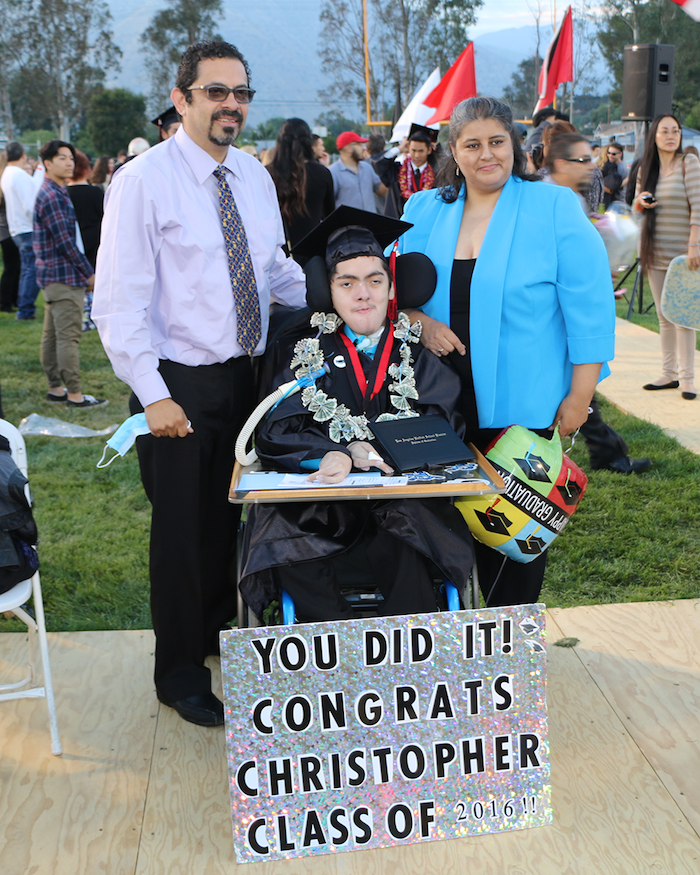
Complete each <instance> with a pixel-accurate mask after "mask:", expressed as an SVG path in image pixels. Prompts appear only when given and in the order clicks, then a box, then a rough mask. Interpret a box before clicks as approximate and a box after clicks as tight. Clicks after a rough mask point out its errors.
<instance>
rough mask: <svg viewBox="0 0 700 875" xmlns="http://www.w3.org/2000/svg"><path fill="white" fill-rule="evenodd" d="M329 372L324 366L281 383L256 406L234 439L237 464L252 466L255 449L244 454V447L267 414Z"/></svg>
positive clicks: (255, 455)
mask: <svg viewBox="0 0 700 875" xmlns="http://www.w3.org/2000/svg"><path fill="white" fill-rule="evenodd" d="M329 370H330V369H329V367H328V365H324V366H323V367H322V368H319V370H317V371H312V372H311V373H310V374H307V375H305V376H303V377H300V378H299V379H298V380H290V381H289V382H288V383H283V384H282V385H281V386H279V387H278V388H277V389H275V391H274V392H273V393H272V394H271V395H268V396H267V398H265V399H263V400H262V401H261V402H260V404H258V406H257V407H256V408H255V410H254V411H253V412H252V413H251V414H250V416H249V417H248V419H247V420H246V422H245V425H244V426H243V428H242V429H241V431H240V434H239V435H238V438H237V439H236V461H237V462H238V463H239V464H241V465H252V464H253V462H255V461H256V460H257V458H258V454H257V453H256V452H255V449H251V450H250V452H246V447H247V445H248V441H249V439H250V438H251V436H252V434H253V432H254V431H255V429H256V428H257V426H258V423H259V422H261V421H262V420H263V419H264V417H265V416H266V415H267V414H268V412H271V411H272V410H274V409H275V407H276V406H277V405H278V404H279V403H280V402H281V401H283V400H284V399H285V398H289V396H290V395H294V393H295V392H298V391H299V390H300V389H304V388H306V387H307V386H312V385H313V384H314V383H315V382H316V380H317V379H318V378H319V377H322V376H323V375H324V374H326V373H328V372H329Z"/></svg>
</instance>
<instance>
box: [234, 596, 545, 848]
mask: <svg viewBox="0 0 700 875" xmlns="http://www.w3.org/2000/svg"><path fill="white" fill-rule="evenodd" d="M544 634H545V615H544V606H543V605H521V606H516V607H509V608H494V609H483V610H477V611H459V612H453V613H437V614H420V615H415V616H408V617H386V618H383V617H382V618H372V619H366V620H348V621H344V622H336V623H309V624H303V625H298V626H269V627H263V628H258V629H240V630H231V631H229V632H224V633H222V634H221V668H222V675H223V685H224V700H225V710H226V750H227V756H228V766H229V785H230V791H231V810H232V818H233V839H234V846H235V850H236V858H237V860H238V862H239V863H248V862H261V861H263V860H279V859H288V858H292V857H300V856H310V855H315V854H328V853H335V852H339V851H355V850H362V849H365V848H381V847H387V846H396V845H402V844H411V843H414V842H422V841H434V840H437V839H448V838H458V837H460V836H468V835H477V834H481V833H489V832H503V831H506V830H514V829H526V828H528V827H534V826H543V825H544V824H547V823H551V820H552V809H551V788H550V783H549V744H548V739H547V705H546V674H545V649H544Z"/></svg>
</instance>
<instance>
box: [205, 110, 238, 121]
mask: <svg viewBox="0 0 700 875" xmlns="http://www.w3.org/2000/svg"><path fill="white" fill-rule="evenodd" d="M211 118H212V121H218V120H219V119H231V120H232V121H235V122H239V123H242V122H243V116H242V115H241V113H240V112H238V110H237V109H219V110H217V111H216V112H215V113H214V114H213V115H212V117H211Z"/></svg>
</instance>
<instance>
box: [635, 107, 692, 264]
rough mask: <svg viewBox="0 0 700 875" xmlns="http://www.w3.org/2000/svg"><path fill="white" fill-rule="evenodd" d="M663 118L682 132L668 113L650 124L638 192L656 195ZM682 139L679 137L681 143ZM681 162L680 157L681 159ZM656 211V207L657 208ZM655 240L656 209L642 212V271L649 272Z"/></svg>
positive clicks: (676, 120) (675, 120) (640, 251)
mask: <svg viewBox="0 0 700 875" xmlns="http://www.w3.org/2000/svg"><path fill="white" fill-rule="evenodd" d="M665 118H672V119H673V120H674V122H675V123H676V124H677V125H678V128H679V129H680V130H681V131H682V130H683V129H682V128H681V123H680V122H679V121H678V119H677V118H676V117H675V115H672V114H671V113H670V112H665V113H663V115H657V116H656V118H655V119H654V120H653V122H652V123H651V126H650V128H649V133H648V134H647V139H646V142H645V143H644V154H643V155H642V160H641V162H640V164H639V171H638V173H637V178H638V180H639V190H640V191H648V192H649V193H650V194H655V193H656V185H657V183H658V181H659V171H660V169H661V162H660V160H659V150H658V147H657V145H656V132H657V131H658V129H659V125H660V124H661V122H662V121H663V120H664V119H665ZM682 140H683V137H682V135H681V142H682ZM676 155H681V156H682V155H683V149H682V148H681V144H680V142H679V144H678V150H677V152H676ZM681 160H683V159H682V157H681ZM657 209H658V207H657ZM655 238H656V209H653V210H644V220H643V222H642V236H641V240H640V241H639V257H640V260H641V262H642V267H643V268H644V270H649V268H650V267H651V266H652V263H653V259H654V241H655Z"/></svg>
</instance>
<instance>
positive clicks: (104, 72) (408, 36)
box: [0, 0, 700, 154]
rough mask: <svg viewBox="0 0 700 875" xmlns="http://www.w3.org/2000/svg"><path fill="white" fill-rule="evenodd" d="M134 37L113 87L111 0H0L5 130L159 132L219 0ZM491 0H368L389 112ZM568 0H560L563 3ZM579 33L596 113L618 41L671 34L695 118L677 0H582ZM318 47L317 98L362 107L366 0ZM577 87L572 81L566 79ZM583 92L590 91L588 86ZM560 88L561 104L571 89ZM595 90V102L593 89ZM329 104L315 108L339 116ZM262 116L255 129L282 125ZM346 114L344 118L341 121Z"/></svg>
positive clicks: (186, 8)
mask: <svg viewBox="0 0 700 875" xmlns="http://www.w3.org/2000/svg"><path fill="white" fill-rule="evenodd" d="M163 2H164V8H162V9H160V10H158V11H157V12H155V14H154V15H153V17H152V19H151V20H150V22H149V24H148V26H147V27H146V29H145V30H144V32H143V33H142V34H141V37H140V40H141V45H142V48H143V55H144V57H145V59H146V60H145V67H146V70H147V73H148V79H149V90H148V93H147V94H145V95H144V94H135V93H133V92H131V91H128V90H126V89H121V88H111V89H108V88H105V81H106V79H107V76H108V75H110V74H116V73H118V72H119V70H120V64H121V56H122V53H121V50H120V48H119V46H117V45H116V44H115V42H114V37H113V32H112V19H111V14H110V12H109V9H108V7H107V5H106V3H105V2H104V0H0V22H2V39H1V41H0V133H2V134H4V135H5V136H6V137H7V138H8V139H13V138H17V137H20V136H22V137H24V139H25V140H27V141H29V140H32V139H42V140H45V139H48V137H49V136H56V135H60V136H61V138H62V139H72V141H73V142H75V143H76V144H77V145H78V146H79V147H80V148H84V149H85V150H86V151H90V152H92V153H93V154H115V153H116V151H117V149H118V148H123V147H124V146H125V145H126V143H128V141H129V140H130V139H132V137H135V136H144V135H145V136H147V137H149V139H151V140H153V139H154V138H155V136H156V129H155V128H154V127H152V126H150V125H148V123H147V118H148V117H150V116H151V114H152V115H157V114H158V113H159V112H160V111H162V110H163V109H164V108H165V107H166V106H167V105H168V103H169V95H170V89H171V87H172V83H173V82H174V80H175V71H176V68H177V62H178V59H179V57H180V55H181V54H182V52H183V51H184V49H185V48H186V47H187V46H188V45H189V44H190V43H192V42H195V41H197V40H200V39H210V38H214V37H216V36H219V32H218V31H219V27H220V22H222V21H223V19H224V7H223V2H222V0H163ZM482 5H483V0H392V2H386V0H367V11H368V15H367V40H368V43H369V59H370V63H369V81H370V98H371V111H372V114H373V117H374V118H381V117H383V118H391V116H392V115H393V113H394V111H395V108H399V107H405V106H406V104H407V103H408V101H409V100H410V98H411V96H412V94H413V93H414V91H415V89H416V88H417V86H418V85H419V84H420V83H421V82H422V81H424V80H425V78H426V77H427V76H428V75H429V73H430V72H431V71H432V70H433V69H434V68H435V67H436V66H439V67H440V70H441V71H442V72H443V73H444V72H445V71H446V70H447V68H448V67H449V66H450V64H451V63H452V62H453V61H454V60H455V59H456V57H457V56H458V55H459V53H460V52H461V51H462V49H463V48H464V46H465V45H466V44H467V42H468V40H469V28H470V27H471V26H472V25H473V24H474V23H475V22H476V20H477V15H478V12H479V9H480V7H481V6H482ZM543 5H544V6H547V10H546V12H547V14H548V12H549V4H543V3H541V2H538V0H532V2H528V7H529V8H530V10H531V12H532V14H533V21H534V23H535V24H536V26H537V35H538V39H537V43H536V49H535V53H534V55H532V56H531V57H528V58H526V59H525V60H523V61H522V62H521V63H520V65H519V67H518V69H517V70H516V72H515V73H514V74H513V76H512V79H511V82H510V84H509V85H508V87H507V88H506V89H505V91H504V94H503V95H502V96H503V97H504V99H505V100H507V101H508V102H509V103H510V105H511V106H512V108H513V110H514V112H515V115H516V117H521V118H524V117H529V116H530V115H531V113H532V109H533V107H534V105H535V103H536V101H537V80H538V76H539V70H540V67H541V64H542V57H543V55H544V52H545V49H546V43H545V42H544V40H541V39H540V38H539V34H540V23H541V18H542V14H543V13H542V7H543ZM563 5H564V4H562V6H563ZM573 5H574V21H575V27H576V29H577V32H578V34H579V38H577V41H576V42H577V45H576V57H575V62H574V66H575V80H576V81H575V82H574V84H573V92H574V94H575V95H576V99H575V103H574V106H575V107H581V106H587V111H590V118H591V120H592V121H595V120H598V121H602V120H605V118H604V116H605V115H606V114H607V116H608V117H612V118H614V117H615V116H616V115H617V116H618V117H619V104H620V94H621V89H622V63H623V52H624V46H625V45H628V44H630V43H633V42H636V43H645V42H662V43H670V44H673V45H675V46H676V62H675V82H674V99H675V101H676V104H677V106H678V110H679V112H680V114H681V115H682V116H683V120H684V121H685V123H686V124H690V125H691V126H696V127H700V23H698V22H695V21H693V20H692V19H691V18H690V17H689V16H688V15H686V14H685V13H684V12H683V10H682V9H681V8H680V7H679V6H678V5H677V4H676V3H673V2H671V0H604V2H602V3H601V2H600V0H574V2H573ZM320 20H321V36H320V44H319V48H318V51H319V56H320V59H321V61H322V64H323V69H324V72H325V74H326V81H325V87H324V88H323V89H322V90H321V91H320V92H319V97H320V99H321V100H322V101H324V102H325V103H326V104H327V105H328V106H329V107H333V106H337V105H338V104H341V105H342V106H343V107H344V108H346V114H350V115H353V113H352V112H350V113H347V106H348V101H350V102H351V103H354V104H355V106H356V107H357V110H356V113H357V117H360V118H361V117H362V116H363V115H364V106H365V54H364V37H365V33H364V30H365V22H364V17H363V3H362V0H321V2H320ZM600 56H602V57H603V59H604V60H605V63H606V64H607V66H608V68H609V70H610V73H611V77H612V83H613V87H612V89H611V90H610V93H609V95H607V101H606V100H604V101H602V103H603V107H602V108H601V107H600V106H597V104H596V102H595V100H594V101H593V102H591V100H590V99H589V100H586V99H585V98H586V96H587V95H588V96H590V95H595V94H597V93H598V92H599V84H598V83H597V82H596V81H595V80H594V78H593V77H592V75H591V70H592V68H593V64H594V62H595V60H596V57H600ZM567 93H568V95H569V96H570V95H571V88H569V89H568V92H567ZM582 98H584V99H582ZM560 100H561V101H562V102H563V104H564V105H566V93H565V94H562V95H561V97H560ZM598 103H601V101H600V100H598ZM336 118H338V119H340V118H341V114H340V113H339V112H335V111H333V110H331V111H330V112H329V113H326V114H324V116H323V117H320V118H319V119H318V120H314V121H318V122H320V123H325V124H326V125H327V126H329V125H330V126H333V122H334V120H335V119H336ZM279 121H280V120H279V119H269V120H268V121H267V122H263V123H261V125H260V126H259V130H258V131H252V132H251V133H250V134H249V136H251V135H252V136H253V137H255V136H256V135H259V137H260V138H262V139H269V138H270V136H269V134H270V133H271V132H272V131H274V130H275V129H276V128H278V127H279ZM348 121H351V120H348V119H343V122H348Z"/></svg>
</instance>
